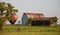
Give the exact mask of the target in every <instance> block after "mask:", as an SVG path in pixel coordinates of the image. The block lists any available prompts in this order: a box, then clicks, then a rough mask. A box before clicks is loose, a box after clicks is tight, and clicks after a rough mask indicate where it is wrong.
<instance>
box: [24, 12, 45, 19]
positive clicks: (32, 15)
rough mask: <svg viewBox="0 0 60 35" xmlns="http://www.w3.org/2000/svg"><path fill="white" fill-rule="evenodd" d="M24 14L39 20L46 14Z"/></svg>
mask: <svg viewBox="0 0 60 35" xmlns="http://www.w3.org/2000/svg"><path fill="white" fill-rule="evenodd" d="M24 14H26V15H27V16H28V17H29V18H37V19H39V18H41V17H44V14H42V13H40V14H39V13H24Z"/></svg>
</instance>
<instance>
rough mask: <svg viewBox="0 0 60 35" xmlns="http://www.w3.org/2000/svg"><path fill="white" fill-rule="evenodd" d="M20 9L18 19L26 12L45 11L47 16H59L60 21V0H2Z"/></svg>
mask: <svg viewBox="0 0 60 35" xmlns="http://www.w3.org/2000/svg"><path fill="white" fill-rule="evenodd" d="M0 1H4V2H6V3H11V4H12V5H13V6H15V8H17V9H18V20H21V18H22V15H23V13H24V12H33V13H43V14H44V15H45V16H46V17H54V16H57V17H58V18H59V20H58V24H59V23H60V22H59V21H60V0H0Z"/></svg>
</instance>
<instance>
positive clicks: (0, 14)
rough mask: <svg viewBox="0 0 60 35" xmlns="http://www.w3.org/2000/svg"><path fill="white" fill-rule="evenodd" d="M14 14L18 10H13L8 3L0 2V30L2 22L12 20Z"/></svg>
mask: <svg viewBox="0 0 60 35" xmlns="http://www.w3.org/2000/svg"><path fill="white" fill-rule="evenodd" d="M14 12H18V10H17V9H14V6H12V5H11V4H10V3H5V2H0V30H2V26H3V23H4V21H6V20H13V18H12V14H13V13H14Z"/></svg>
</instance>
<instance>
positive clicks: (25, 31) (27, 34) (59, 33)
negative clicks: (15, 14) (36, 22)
mask: <svg viewBox="0 0 60 35" xmlns="http://www.w3.org/2000/svg"><path fill="white" fill-rule="evenodd" d="M0 34H1V35H60V26H56V27H47V26H12V25H11V26H3V31H2V32H0Z"/></svg>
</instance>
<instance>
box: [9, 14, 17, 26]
mask: <svg viewBox="0 0 60 35" xmlns="http://www.w3.org/2000/svg"><path fill="white" fill-rule="evenodd" d="M11 18H12V19H11V20H9V22H10V23H11V24H12V25H13V24H14V23H15V22H16V20H17V18H18V16H17V14H16V13H13V14H12V17H11Z"/></svg>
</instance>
